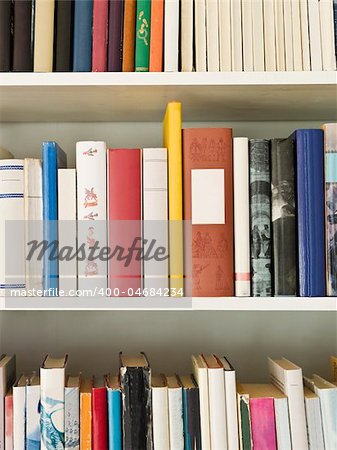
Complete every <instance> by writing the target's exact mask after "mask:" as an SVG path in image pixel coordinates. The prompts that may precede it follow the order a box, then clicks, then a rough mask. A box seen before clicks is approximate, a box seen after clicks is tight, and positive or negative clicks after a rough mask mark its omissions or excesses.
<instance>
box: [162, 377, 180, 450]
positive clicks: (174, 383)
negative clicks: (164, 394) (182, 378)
mask: <svg viewBox="0 0 337 450" xmlns="http://www.w3.org/2000/svg"><path fill="white" fill-rule="evenodd" d="M166 382H167V388H168V415H169V433H170V448H171V449H174V450H184V425H183V396H182V387H181V385H180V383H179V381H178V378H177V376H176V375H172V376H169V377H166Z"/></svg>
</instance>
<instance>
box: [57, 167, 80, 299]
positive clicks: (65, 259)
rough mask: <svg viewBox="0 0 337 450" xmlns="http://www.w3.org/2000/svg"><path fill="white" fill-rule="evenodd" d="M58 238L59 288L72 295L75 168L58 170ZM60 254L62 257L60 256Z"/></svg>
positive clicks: (74, 267)
mask: <svg viewBox="0 0 337 450" xmlns="http://www.w3.org/2000/svg"><path fill="white" fill-rule="evenodd" d="M58 211H59V213H58V238H59V252H60V258H59V290H60V291H64V295H70V294H72V295H74V293H75V292H76V289H77V261H76V258H73V259H70V258H69V256H67V255H68V250H67V249H69V248H70V249H72V253H73V254H74V253H75V252H76V248H77V242H76V238H77V224H76V170H75V169H59V170H58ZM61 256H62V258H61Z"/></svg>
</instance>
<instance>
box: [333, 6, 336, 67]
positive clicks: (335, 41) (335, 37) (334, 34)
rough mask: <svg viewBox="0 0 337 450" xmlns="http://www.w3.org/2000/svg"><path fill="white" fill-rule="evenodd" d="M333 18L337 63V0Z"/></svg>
mask: <svg viewBox="0 0 337 450" xmlns="http://www.w3.org/2000/svg"><path fill="white" fill-rule="evenodd" d="M333 17H334V37H335V58H336V63H337V0H333Z"/></svg>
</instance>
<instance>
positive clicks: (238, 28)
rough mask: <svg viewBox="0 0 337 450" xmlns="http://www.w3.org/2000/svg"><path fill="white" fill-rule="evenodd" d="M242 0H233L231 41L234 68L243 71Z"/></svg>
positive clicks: (235, 70)
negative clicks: (240, 0)
mask: <svg viewBox="0 0 337 450" xmlns="http://www.w3.org/2000/svg"><path fill="white" fill-rule="evenodd" d="M241 10H242V7H241V2H238V1H236V0H231V43H232V70H233V71H234V72H242V70H243V62H242V23H241V22H242V19H241V15H242V13H241Z"/></svg>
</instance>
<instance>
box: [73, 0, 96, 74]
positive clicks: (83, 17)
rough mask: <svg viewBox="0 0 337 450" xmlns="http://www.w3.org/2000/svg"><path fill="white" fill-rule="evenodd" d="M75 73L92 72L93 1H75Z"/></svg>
mask: <svg viewBox="0 0 337 450" xmlns="http://www.w3.org/2000/svg"><path fill="white" fill-rule="evenodd" d="M74 2H75V3H74V39H73V42H74V47H73V71H74V72H91V68H92V18H93V0H74Z"/></svg>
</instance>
